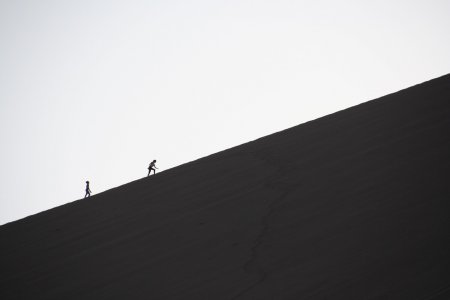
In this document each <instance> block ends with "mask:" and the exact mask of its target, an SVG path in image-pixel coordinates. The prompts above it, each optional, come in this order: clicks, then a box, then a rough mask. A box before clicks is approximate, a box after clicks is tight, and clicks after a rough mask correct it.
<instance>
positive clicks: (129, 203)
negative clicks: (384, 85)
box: [0, 75, 450, 300]
mask: <svg viewBox="0 0 450 300" xmlns="http://www.w3.org/2000/svg"><path fill="white" fill-rule="evenodd" d="M449 156H450V75H446V76H444V77H441V78H438V79H435V80H432V81H429V82H426V83H423V84H420V85H417V86H414V87H412V88H409V89H406V90H403V91H400V92H397V93H395V94H391V95H388V96H385V97H382V98H380V99H377V100H373V101H370V102H367V103H364V104H361V105H358V106H355V107H352V108H349V109H347V110H343V111H340V112H338V113H335V114H332V115H329V116H326V117H323V118H321V119H318V120H315V121H312V122H308V123H305V124H302V125H300V126H297V127H294V128H291V129H288V130H285V131H282V132H279V133H276V134H273V135H270V136H267V137H264V138H261V139H258V140H256V141H253V142H250V143H247V144H244V145H241V146H238V147H235V148H232V149H228V150H226V151H223V152H220V153H217V154H214V155H211V156H208V157H205V158H203V159H200V160H197V161H194V162H191V163H188V164H185V165H182V166H180V167H177V168H174V169H171V170H168V171H165V172H162V173H160V174H157V175H156V176H151V177H149V178H144V179H141V180H137V181H135V182H131V183H129V184H126V185H123V186H120V187H118V188H115V189H111V190H109V191H106V192H104V193H101V194H98V195H94V196H92V197H91V198H90V199H88V200H80V201H75V202H73V203H70V204H67V205H63V206H61V207H57V208H54V209H51V210H49V211H45V212H42V213H40V214H37V215H34V216H31V217H28V218H25V219H22V220H19V221H16V222H12V223H9V224H6V225H4V226H1V227H0V243H1V247H0V298H1V299H96V300H98V299H347V300H348V299H358V300H359V299H408V300H413V299H423V300H428V299H433V300H443V299H450V234H449V233H450V176H449V171H450V159H449Z"/></svg>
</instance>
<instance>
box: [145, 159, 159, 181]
mask: <svg viewBox="0 0 450 300" xmlns="http://www.w3.org/2000/svg"><path fill="white" fill-rule="evenodd" d="M155 164H156V159H155V160H153V161H152V162H151V163H150V165H149V166H148V175H147V177H148V176H150V173H151V172H152V171H153V174H156V169H158V168H157V167H156V166H155Z"/></svg>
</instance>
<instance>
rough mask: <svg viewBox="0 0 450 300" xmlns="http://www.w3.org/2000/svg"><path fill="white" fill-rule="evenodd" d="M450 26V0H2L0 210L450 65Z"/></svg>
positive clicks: (191, 152) (227, 142)
mask: <svg viewBox="0 0 450 300" xmlns="http://www.w3.org/2000/svg"><path fill="white" fill-rule="evenodd" d="M449 36H450V1H448V0H446V1H443V0H423V1H417V0H407V1H406V0H394V1H393V0H380V1H366V0H357V1H356V0H355V1H348V0H345V1H325V0H314V1H312V0H309V1H302V0H298V1H293V0H258V1H249V0H237V1H235V0H223V1H218V0H217V1H216V0H204V1H200V0H192V1H186V0H184V1H173V0H164V1H159V0H154V1H138V0H126V1H114V0H88V1H86V0H76V1H75V0H73V1H66V0H54V1H48V0H42V1H34V0H14V1H13V0H10V1H5V0H0V140H1V147H0V165H1V168H0V189H1V193H0V224H5V223H7V222H11V221H13V220H17V219H20V218H23V217H26V216H28V215H31V214H35V213H37V212H39V211H43V210H47V209H49V208H52V207H55V206H59V205H62V204H65V203H68V202H72V201H75V200H78V199H80V198H83V196H84V188H85V181H86V180H89V181H90V183H91V184H90V185H91V190H92V192H93V194H96V193H100V192H102V191H105V190H108V189H110V188H113V187H116V186H119V185H122V184H125V183H127V182H130V181H133V180H136V179H139V178H142V177H145V176H146V175H147V167H148V164H149V163H150V161H152V160H153V159H156V160H157V166H158V167H159V170H158V171H164V170H167V169H170V168H173V167H176V166H178V165H181V164H183V163H186V162H189V161H192V160H195V159H198V158H201V157H204V156H207V155H210V154H213V153H215V152H218V151H221V150H225V149H227V148H230V147H233V146H236V145H239V144H242V143H245V142H248V141H251V140H254V139H257V138H259V137H262V136H265V135H268V134H271V133H274V132H277V131H280V130H283V129H286V128H289V127H292V126H295V125H298V124H301V123H304V122H306V121H309V120H313V119H316V118H318V117H321V116H324V115H327V114H330V113H333V112H336V111H339V110H341V109H344V108H347V107H350V106H353V105H356V104H359V103H362V102H366V101H368V100H371V99H375V98H378V97H380V96H383V95H386V94H389V93H392V92H395V91H398V90H400V89H404V88H407V87H409V86H411V85H415V84H418V83H421V82H423V81H427V80H430V79H432V78H435V77H439V76H442V75H445V74H447V73H450V55H449V53H450V38H449ZM237 167H238V166H237ZM86 201H89V200H86Z"/></svg>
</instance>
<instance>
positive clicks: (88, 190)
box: [84, 181, 91, 198]
mask: <svg viewBox="0 0 450 300" xmlns="http://www.w3.org/2000/svg"><path fill="white" fill-rule="evenodd" d="M90 196H91V189H90V188H89V181H86V195H84V198H86V197H90Z"/></svg>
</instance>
